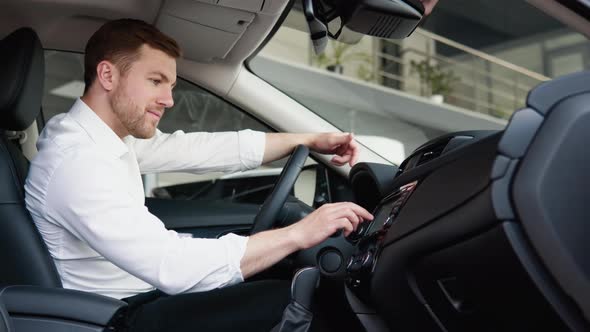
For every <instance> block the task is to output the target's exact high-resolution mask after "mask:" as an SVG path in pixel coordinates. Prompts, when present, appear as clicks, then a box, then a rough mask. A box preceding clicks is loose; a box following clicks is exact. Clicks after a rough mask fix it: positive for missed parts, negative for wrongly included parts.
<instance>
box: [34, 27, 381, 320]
mask: <svg viewBox="0 0 590 332" xmlns="http://www.w3.org/2000/svg"><path fill="white" fill-rule="evenodd" d="M179 56H180V50H179V48H178V45H177V44H176V42H175V41H174V40H172V39H171V38H170V37H168V36H166V35H164V34H162V33H161V32H160V31H158V30H157V29H156V28H154V27H153V26H151V25H149V24H147V23H144V22H142V21H137V20H131V19H124V20H117V21H113V22H109V23H107V24H105V25H103V26H102V27H101V28H100V29H99V30H98V31H97V32H96V33H95V34H94V35H93V36H92V37H91V38H90V40H89V41H88V44H87V46H86V54H85V83H86V88H85V91H84V95H83V96H82V97H81V98H80V99H78V100H77V101H76V102H75V103H74V105H73V106H72V108H71V109H70V111H69V112H68V113H66V114H61V115H58V116H55V117H54V118H52V119H51V121H49V122H48V124H47V125H46V127H45V129H44V131H43V133H42V134H41V137H40V138H39V141H38V148H39V153H38V154H37V156H36V158H35V159H34V160H33V162H32V163H31V168H30V171H29V175H28V178H27V181H26V185H25V190H26V204H27V208H28V209H29V211H30V212H31V215H32V217H33V219H34V221H35V223H36V225H37V228H38V229H39V231H40V233H41V235H42V237H43V239H44V241H45V242H46V244H47V246H48V249H49V251H50V253H51V255H52V257H53V259H54V262H55V264H56V267H57V270H58V272H59V275H60V277H61V280H62V283H63V286H64V287H65V288H71V289H78V290H83V291H88V292H95V293H98V294H103V295H106V296H111V297H115V298H126V300H127V301H129V302H130V304H131V306H130V313H129V315H128V317H127V319H128V322H129V325H130V329H131V330H134V331H135V330H136V331H148V330H154V331H156V330H161V331H180V330H189V329H190V330H193V329H195V327H197V328H203V327H204V326H206V327H207V328H211V329H213V328H219V329H220V330H222V329H226V330H236V329H239V330H242V331H244V330H261V331H265V330H266V331H268V330H270V328H271V327H272V326H273V325H274V324H276V323H277V322H278V321H279V320H280V317H281V313H282V309H283V308H284V307H285V306H286V304H287V301H288V293H289V292H288V291H289V289H288V283H280V282H266V283H265V282H259V283H246V284H244V285H240V287H237V286H236V287H228V288H227V289H220V288H224V287H227V286H231V285H234V284H236V283H240V282H242V281H243V280H244V279H245V278H248V277H250V276H252V275H254V274H256V273H258V272H260V271H263V270H265V269H266V268H268V267H270V266H271V265H273V264H275V263H276V262H278V261H279V260H281V259H283V258H284V257H286V256H287V255H289V254H291V253H293V252H295V251H297V250H301V249H305V248H309V247H312V246H314V245H316V244H318V243H320V242H321V241H323V240H325V239H326V238H327V237H329V236H330V235H332V234H333V233H334V232H336V231H337V230H339V229H343V230H344V235H348V234H350V233H351V232H352V231H353V230H354V229H356V228H357V226H358V224H359V223H360V222H362V221H363V220H370V219H372V218H373V217H372V216H371V214H370V213H369V212H367V211H366V210H365V209H363V208H361V207H359V206H357V205H355V204H353V203H336V204H327V205H324V206H322V207H321V208H319V209H317V210H316V211H314V212H313V213H311V214H310V215H308V216H307V217H305V218H304V219H302V220H301V221H299V222H298V223H296V224H294V225H292V226H289V227H285V228H282V229H277V230H271V231H266V232H261V233H258V234H255V235H253V236H250V237H242V236H237V235H234V234H230V235H226V236H223V237H221V238H219V239H193V238H184V237H179V236H178V234H177V233H176V232H174V231H168V230H166V229H165V228H164V225H163V223H162V222H161V221H160V220H159V219H158V218H157V217H155V216H154V215H152V214H151V213H149V211H148V210H147V209H146V207H145V205H144V203H145V202H144V195H143V188H142V183H141V177H140V173H141V172H146V173H147V172H154V171H178V170H182V171H192V172H202V171H226V172H230V171H237V170H246V169H251V168H255V167H258V166H259V165H260V164H261V163H266V162H270V161H273V160H277V159H280V158H282V157H284V156H286V155H287V154H289V153H290V152H291V151H292V150H293V148H294V147H295V146H296V145H298V144H305V145H307V146H308V147H310V148H311V149H312V150H315V151H317V152H320V153H329V154H336V156H335V157H334V158H333V159H332V161H333V162H334V163H335V164H338V165H343V164H345V163H349V164H350V165H352V164H354V163H355V162H356V159H357V157H358V146H357V143H356V142H355V141H354V139H353V137H352V135H350V134H340V133H324V134H264V133H261V132H253V131H249V130H247V131H241V132H232V133H215V134H211V133H189V134H185V133H182V132H175V133H173V134H164V133H161V132H159V131H158V130H157V129H156V128H157V125H158V122H159V120H160V118H161V117H162V116H163V115H164V113H165V110H166V109H167V108H170V107H172V105H173V103H174V101H173V99H172V89H173V87H174V85H175V84H176V59H177V58H178V57H179ZM154 289H158V290H160V291H162V292H163V293H161V292H157V291H153V290H154ZM210 290H214V291H212V292H204V291H210ZM150 291H151V292H150ZM199 292H200V293H199ZM164 293H165V294H164ZM138 294H139V295H138ZM167 295H173V296H167ZM228 298H229V299H228ZM232 299H233V300H232ZM236 325H239V326H240V327H239V328H237V327H236Z"/></svg>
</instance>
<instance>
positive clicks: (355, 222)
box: [338, 209, 361, 230]
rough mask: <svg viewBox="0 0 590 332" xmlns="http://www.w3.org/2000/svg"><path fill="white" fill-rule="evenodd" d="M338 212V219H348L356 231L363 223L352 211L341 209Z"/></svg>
mask: <svg viewBox="0 0 590 332" xmlns="http://www.w3.org/2000/svg"><path fill="white" fill-rule="evenodd" d="M338 212H339V215H338V217H340V218H346V219H348V221H349V222H350V223H351V224H352V228H353V229H354V230H356V228H357V226H358V224H359V223H360V222H361V218H360V217H359V216H358V215H357V214H356V213H354V211H352V210H351V209H340V210H339V211H338Z"/></svg>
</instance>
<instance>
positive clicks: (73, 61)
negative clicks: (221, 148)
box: [43, 51, 286, 203]
mask: <svg viewBox="0 0 590 332" xmlns="http://www.w3.org/2000/svg"><path fill="white" fill-rule="evenodd" d="M45 66H46V76H45V77H46V80H45V88H44V89H45V90H44V96H43V118H44V121H45V123H46V122H47V121H49V120H50V119H51V117H53V116H54V115H56V114H59V113H63V112H67V111H68V110H69V109H70V107H71V106H72V104H73V103H74V101H75V100H76V98H78V97H80V96H81V95H82V93H83V92H84V76H83V75H84V56H83V55H82V54H76V53H67V52H59V51H46V52H45ZM173 95H174V107H173V108H172V109H171V110H170V111H168V112H166V114H165V116H164V117H163V118H162V120H161V122H160V124H159V129H160V130H162V131H163V132H173V131H176V130H182V131H185V132H195V131H207V132H216V131H235V130H242V129H252V130H258V131H263V132H269V131H270V129H269V128H268V127H266V126H265V125H264V124H262V123H261V122H259V121H257V120H256V119H254V118H253V117H251V116H250V115H248V114H246V113H244V112H243V111H241V110H240V109H238V108H237V107H235V106H233V105H231V104H230V103H228V102H226V101H224V100H223V99H221V98H219V97H217V96H215V95H213V94H211V93H210V92H208V91H206V90H204V89H202V88H199V87H198V86H196V85H194V84H192V83H190V82H188V81H185V80H182V79H181V78H179V79H178V83H177V86H176V87H175V89H174V93H173ZM285 161H286V160H281V161H278V162H275V163H272V164H270V165H264V166H261V167H260V168H259V169H256V170H250V171H247V172H242V173H236V174H221V173H209V174H202V175H195V174H189V173H160V174H149V175H145V176H143V180H144V187H145V191H146V196H148V197H159V198H170V199H204V200H219V199H223V200H228V199H229V200H231V201H236V202H251V203H261V202H262V201H264V199H265V198H266V196H267V195H268V194H269V193H270V190H271V189H272V186H273V184H274V182H275V181H276V179H277V177H278V175H279V173H280V171H281V169H282V165H283V164H284V162H285Z"/></svg>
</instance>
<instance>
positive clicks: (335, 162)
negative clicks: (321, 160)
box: [330, 156, 346, 166]
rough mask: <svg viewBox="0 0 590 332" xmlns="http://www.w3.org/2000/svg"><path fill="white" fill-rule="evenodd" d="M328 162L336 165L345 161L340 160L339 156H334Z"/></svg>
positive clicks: (340, 164) (341, 164)
mask: <svg viewBox="0 0 590 332" xmlns="http://www.w3.org/2000/svg"><path fill="white" fill-rule="evenodd" d="M330 162H331V163H332V164H334V165H336V166H343V165H344V164H346V162H343V161H340V159H339V156H334V157H333V158H332V160H331V161H330Z"/></svg>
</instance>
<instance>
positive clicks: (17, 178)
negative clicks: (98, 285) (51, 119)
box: [0, 28, 61, 287]
mask: <svg viewBox="0 0 590 332" xmlns="http://www.w3.org/2000/svg"><path fill="white" fill-rule="evenodd" d="M44 71H45V60H44V57H43V48H42V46H41V42H40V41H39V37H37V34H36V33H35V32H34V31H33V30H31V29H30V28H21V29H19V30H17V31H15V32H13V33H11V34H10V35H8V36H7V37H6V38H4V39H3V40H1V41H0V73H2V82H1V83H0V183H2V186H1V187H0V260H1V261H2V264H3V268H2V270H1V272H0V285H17V284H18V285H37V286H45V287H61V281H60V278H59V276H58V274H57V270H56V268H55V265H54V263H53V260H52V258H51V257H50V255H49V252H48V250H47V247H46V246H45V243H44V241H43V239H42V238H41V236H40V234H39V232H38V231H37V228H36V227H35V225H34V223H33V219H32V218H31V216H30V215H29V212H28V211H27V209H26V207H25V202H24V182H25V178H26V176H27V171H28V167H29V162H28V161H27V159H26V158H25V157H24V155H23V154H22V152H21V150H20V146H19V145H18V141H14V140H13V137H14V136H15V135H14V132H15V131H21V130H24V129H26V128H28V127H29V126H30V125H31V124H32V123H33V121H34V120H35V118H36V117H37V115H38V114H39V112H40V110H41V98H42V96H43V81H44V75H45V73H44Z"/></svg>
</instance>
